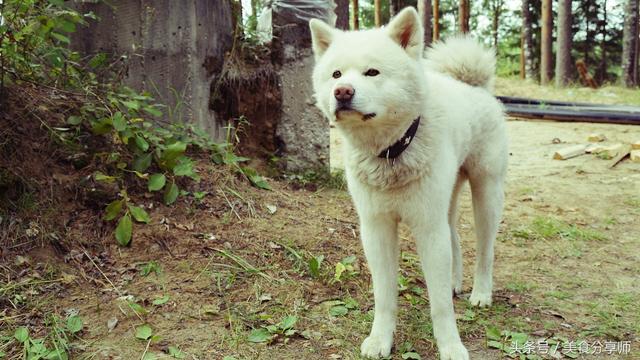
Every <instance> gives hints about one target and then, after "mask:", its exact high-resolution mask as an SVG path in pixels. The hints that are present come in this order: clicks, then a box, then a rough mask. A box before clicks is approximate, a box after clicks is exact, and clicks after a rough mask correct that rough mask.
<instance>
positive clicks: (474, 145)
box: [310, 8, 507, 360]
mask: <svg viewBox="0 0 640 360" xmlns="http://www.w3.org/2000/svg"><path fill="white" fill-rule="evenodd" d="M310 27H311V33H312V41H313V50H314V53H315V57H316V66H315V69H314V72H313V86H314V90H315V96H316V100H317V105H318V107H319V108H320V109H321V110H322V111H323V113H324V114H325V115H326V117H327V118H329V120H330V121H332V122H335V125H336V127H337V128H338V129H339V131H340V132H341V133H342V135H343V136H344V139H345V148H344V150H345V151H344V157H345V165H346V177H347V182H348V185H349V191H350V193H351V196H352V197H353V200H354V203H355V207H356V209H357V211H358V215H359V217H360V228H361V233H362V244H363V247H364V252H365V255H366V257H367V262H368V264H369V268H370V270H371V275H372V280H373V293H374V298H375V316H374V320H373V326H372V328H371V333H370V335H369V337H367V338H366V339H365V340H364V342H363V343H362V346H361V352H362V355H363V356H367V357H379V356H388V355H389V353H390V351H391V347H392V343H393V333H394V331H395V327H396V312H397V271H398V255H399V254H398V239H397V228H398V222H399V221H403V222H404V223H406V224H407V225H408V226H409V227H410V228H411V230H412V232H413V234H414V236H415V238H416V241H417V249H418V252H419V255H420V258H421V260H422V267H423V271H424V274H425V277H426V280H427V287H428V291H429V301H430V304H431V317H432V320H433V331H434V336H435V338H436V340H437V343H438V350H439V352H440V358H441V359H454V360H463V359H468V358H469V354H468V352H467V350H466V348H465V347H464V345H462V342H461V341H460V335H459V334H458V329H457V327H456V321H455V313H454V310H453V301H452V289H453V291H454V292H456V293H459V292H460V291H461V289H462V260H461V253H460V240H459V237H458V234H457V232H456V230H455V225H456V221H457V200H458V194H459V192H460V188H461V187H462V185H463V184H464V182H465V181H466V180H469V183H470V184H471V192H472V196H473V209H474V214H475V224H476V232H477V239H478V241H477V248H476V255H477V259H476V269H475V278H474V283H473V291H472V292H471V297H470V299H469V300H470V302H471V303H472V304H474V305H478V306H487V305H490V304H491V289H492V268H493V243H494V240H495V237H496V233H497V230H498V224H499V222H500V216H501V212H502V205H503V199H504V193H503V183H504V178H505V173H506V167H507V140H506V135H505V122H504V115H503V109H502V106H501V105H500V103H499V102H498V101H497V100H496V99H495V98H494V97H493V96H492V94H491V91H492V87H493V81H494V73H495V55H494V53H493V52H492V51H489V50H487V49H485V48H483V47H482V46H480V45H479V44H478V43H477V42H475V41H474V40H471V39H469V38H466V37H457V38H453V39H451V40H449V41H447V42H445V43H438V44H435V45H434V46H433V48H432V49H430V50H429V51H428V52H427V54H426V59H425V58H423V29H422V25H421V24H420V19H419V17H418V14H417V13H416V11H415V10H414V9H413V8H407V9H405V10H403V11H401V12H400V13H399V14H398V15H397V16H396V17H395V18H393V19H392V20H391V22H390V23H389V24H388V26H387V27H385V28H383V29H374V30H365V31H351V32H343V31H340V30H337V29H334V28H332V27H331V26H329V25H327V24H325V23H323V22H321V21H319V20H311V22H310ZM452 278H453V279H452Z"/></svg>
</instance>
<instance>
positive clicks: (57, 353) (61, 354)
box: [30, 346, 69, 360]
mask: <svg viewBox="0 0 640 360" xmlns="http://www.w3.org/2000/svg"><path fill="white" fill-rule="evenodd" d="M43 347H44V346H43ZM30 350H33V348H32V349H30ZM43 350H44V351H46V349H43ZM44 358H45V359H47V360H67V359H69V356H68V355H67V353H66V352H65V351H64V350H62V349H54V350H51V351H50V352H49V353H48V354H47V355H46V356H45V357H44Z"/></svg>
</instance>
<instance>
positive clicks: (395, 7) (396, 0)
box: [389, 0, 402, 18]
mask: <svg viewBox="0 0 640 360" xmlns="http://www.w3.org/2000/svg"><path fill="white" fill-rule="evenodd" d="M400 10H402V4H401V3H400V0H389V18H392V17H393V16H394V15H395V14H397V13H398V11H400Z"/></svg>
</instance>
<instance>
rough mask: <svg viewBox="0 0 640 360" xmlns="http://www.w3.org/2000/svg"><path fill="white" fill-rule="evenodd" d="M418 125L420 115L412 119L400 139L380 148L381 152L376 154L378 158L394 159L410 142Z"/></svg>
mask: <svg viewBox="0 0 640 360" xmlns="http://www.w3.org/2000/svg"><path fill="white" fill-rule="evenodd" d="M418 125H420V116H418V118H417V119H415V120H413V123H412V124H411V126H409V129H407V132H405V133H404V135H403V136H402V137H401V138H400V140H398V141H396V142H395V143H394V144H393V145H391V146H389V147H388V148H386V149H384V150H382V152H381V153H380V154H379V155H378V157H379V158H383V159H395V158H397V157H398V156H400V154H402V153H403V152H404V151H405V150H406V149H407V148H408V147H409V144H411V141H413V138H414V137H415V135H416V131H418Z"/></svg>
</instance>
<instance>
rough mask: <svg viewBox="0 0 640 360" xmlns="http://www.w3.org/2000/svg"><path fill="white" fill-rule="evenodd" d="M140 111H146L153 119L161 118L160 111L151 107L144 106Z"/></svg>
mask: <svg viewBox="0 0 640 360" xmlns="http://www.w3.org/2000/svg"><path fill="white" fill-rule="evenodd" d="M142 110H144V111H146V112H147V113H148V114H150V115H153V116H155V117H160V116H162V111H160V110H158V109H156V108H155V107H153V106H145V107H144V108H143V109H142Z"/></svg>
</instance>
